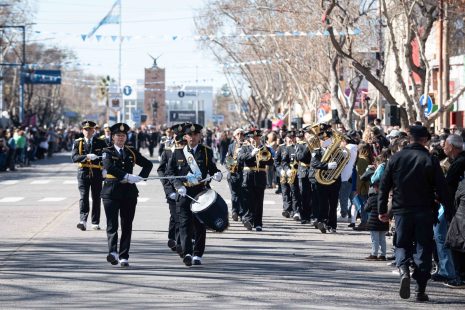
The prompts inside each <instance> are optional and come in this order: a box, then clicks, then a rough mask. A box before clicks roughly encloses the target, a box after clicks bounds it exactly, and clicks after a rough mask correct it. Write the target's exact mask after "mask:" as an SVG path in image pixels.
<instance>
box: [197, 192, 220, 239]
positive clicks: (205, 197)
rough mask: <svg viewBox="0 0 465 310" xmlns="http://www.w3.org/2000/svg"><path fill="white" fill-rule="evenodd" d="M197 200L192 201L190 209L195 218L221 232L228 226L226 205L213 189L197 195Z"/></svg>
mask: <svg viewBox="0 0 465 310" xmlns="http://www.w3.org/2000/svg"><path fill="white" fill-rule="evenodd" d="M195 200H197V202H195V201H192V203H191V210H192V213H194V215H195V216H196V217H197V219H198V220H199V221H200V222H202V223H203V224H204V225H205V226H206V227H207V228H209V229H212V230H214V231H217V232H222V231H224V230H225V229H226V228H228V226H229V221H228V205H227V204H226V202H225V201H224V199H223V198H222V197H221V196H220V195H219V194H218V193H217V192H215V191H214V190H212V189H208V190H205V191H203V192H201V193H200V194H198V195H197V196H195Z"/></svg>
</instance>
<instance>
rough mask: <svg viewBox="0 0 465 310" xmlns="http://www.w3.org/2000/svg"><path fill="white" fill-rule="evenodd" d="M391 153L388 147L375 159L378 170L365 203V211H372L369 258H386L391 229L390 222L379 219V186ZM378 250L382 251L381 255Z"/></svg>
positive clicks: (381, 259)
mask: <svg viewBox="0 0 465 310" xmlns="http://www.w3.org/2000/svg"><path fill="white" fill-rule="evenodd" d="M390 155H391V152H390V151H389V150H388V149H383V150H382V151H381V153H380V154H379V156H378V157H377V158H376V160H375V163H376V170H375V171H374V173H373V175H372V176H371V186H370V190H369V192H368V200H367V202H366V204H365V211H366V212H369V213H370V216H369V218H368V223H367V229H368V230H369V231H370V235H371V254H370V255H369V256H368V257H366V259H367V260H380V261H385V260H386V232H387V231H388V230H389V223H384V222H381V221H380V220H379V219H378V186H379V182H380V181H381V177H382V176H383V173H384V168H385V167H386V163H387V161H388V159H389V157H390ZM370 168H372V167H370ZM378 251H379V252H380V253H379V254H380V255H379V256H378Z"/></svg>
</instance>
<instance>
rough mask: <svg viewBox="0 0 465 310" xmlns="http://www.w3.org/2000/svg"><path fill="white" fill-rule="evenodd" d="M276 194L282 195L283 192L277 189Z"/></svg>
mask: <svg viewBox="0 0 465 310" xmlns="http://www.w3.org/2000/svg"><path fill="white" fill-rule="evenodd" d="M274 193H275V194H281V193H282V191H281V189H277V190H275V191H274Z"/></svg>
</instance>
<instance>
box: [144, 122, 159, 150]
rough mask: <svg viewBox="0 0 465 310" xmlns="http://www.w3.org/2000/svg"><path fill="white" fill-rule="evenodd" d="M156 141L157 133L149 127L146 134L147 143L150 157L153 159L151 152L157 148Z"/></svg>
mask: <svg viewBox="0 0 465 310" xmlns="http://www.w3.org/2000/svg"><path fill="white" fill-rule="evenodd" d="M158 139H159V137H158V132H157V131H155V129H154V128H153V126H152V125H149V130H148V132H147V142H148V146H149V153H150V157H153V150H154V149H155V148H156V147H157V144H158Z"/></svg>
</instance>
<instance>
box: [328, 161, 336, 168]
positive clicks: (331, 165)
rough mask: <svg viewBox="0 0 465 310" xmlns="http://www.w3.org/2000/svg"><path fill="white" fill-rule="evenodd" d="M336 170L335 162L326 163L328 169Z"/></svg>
mask: <svg viewBox="0 0 465 310" xmlns="http://www.w3.org/2000/svg"><path fill="white" fill-rule="evenodd" d="M336 168H337V162H335V161H332V162H330V163H328V169H336Z"/></svg>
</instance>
